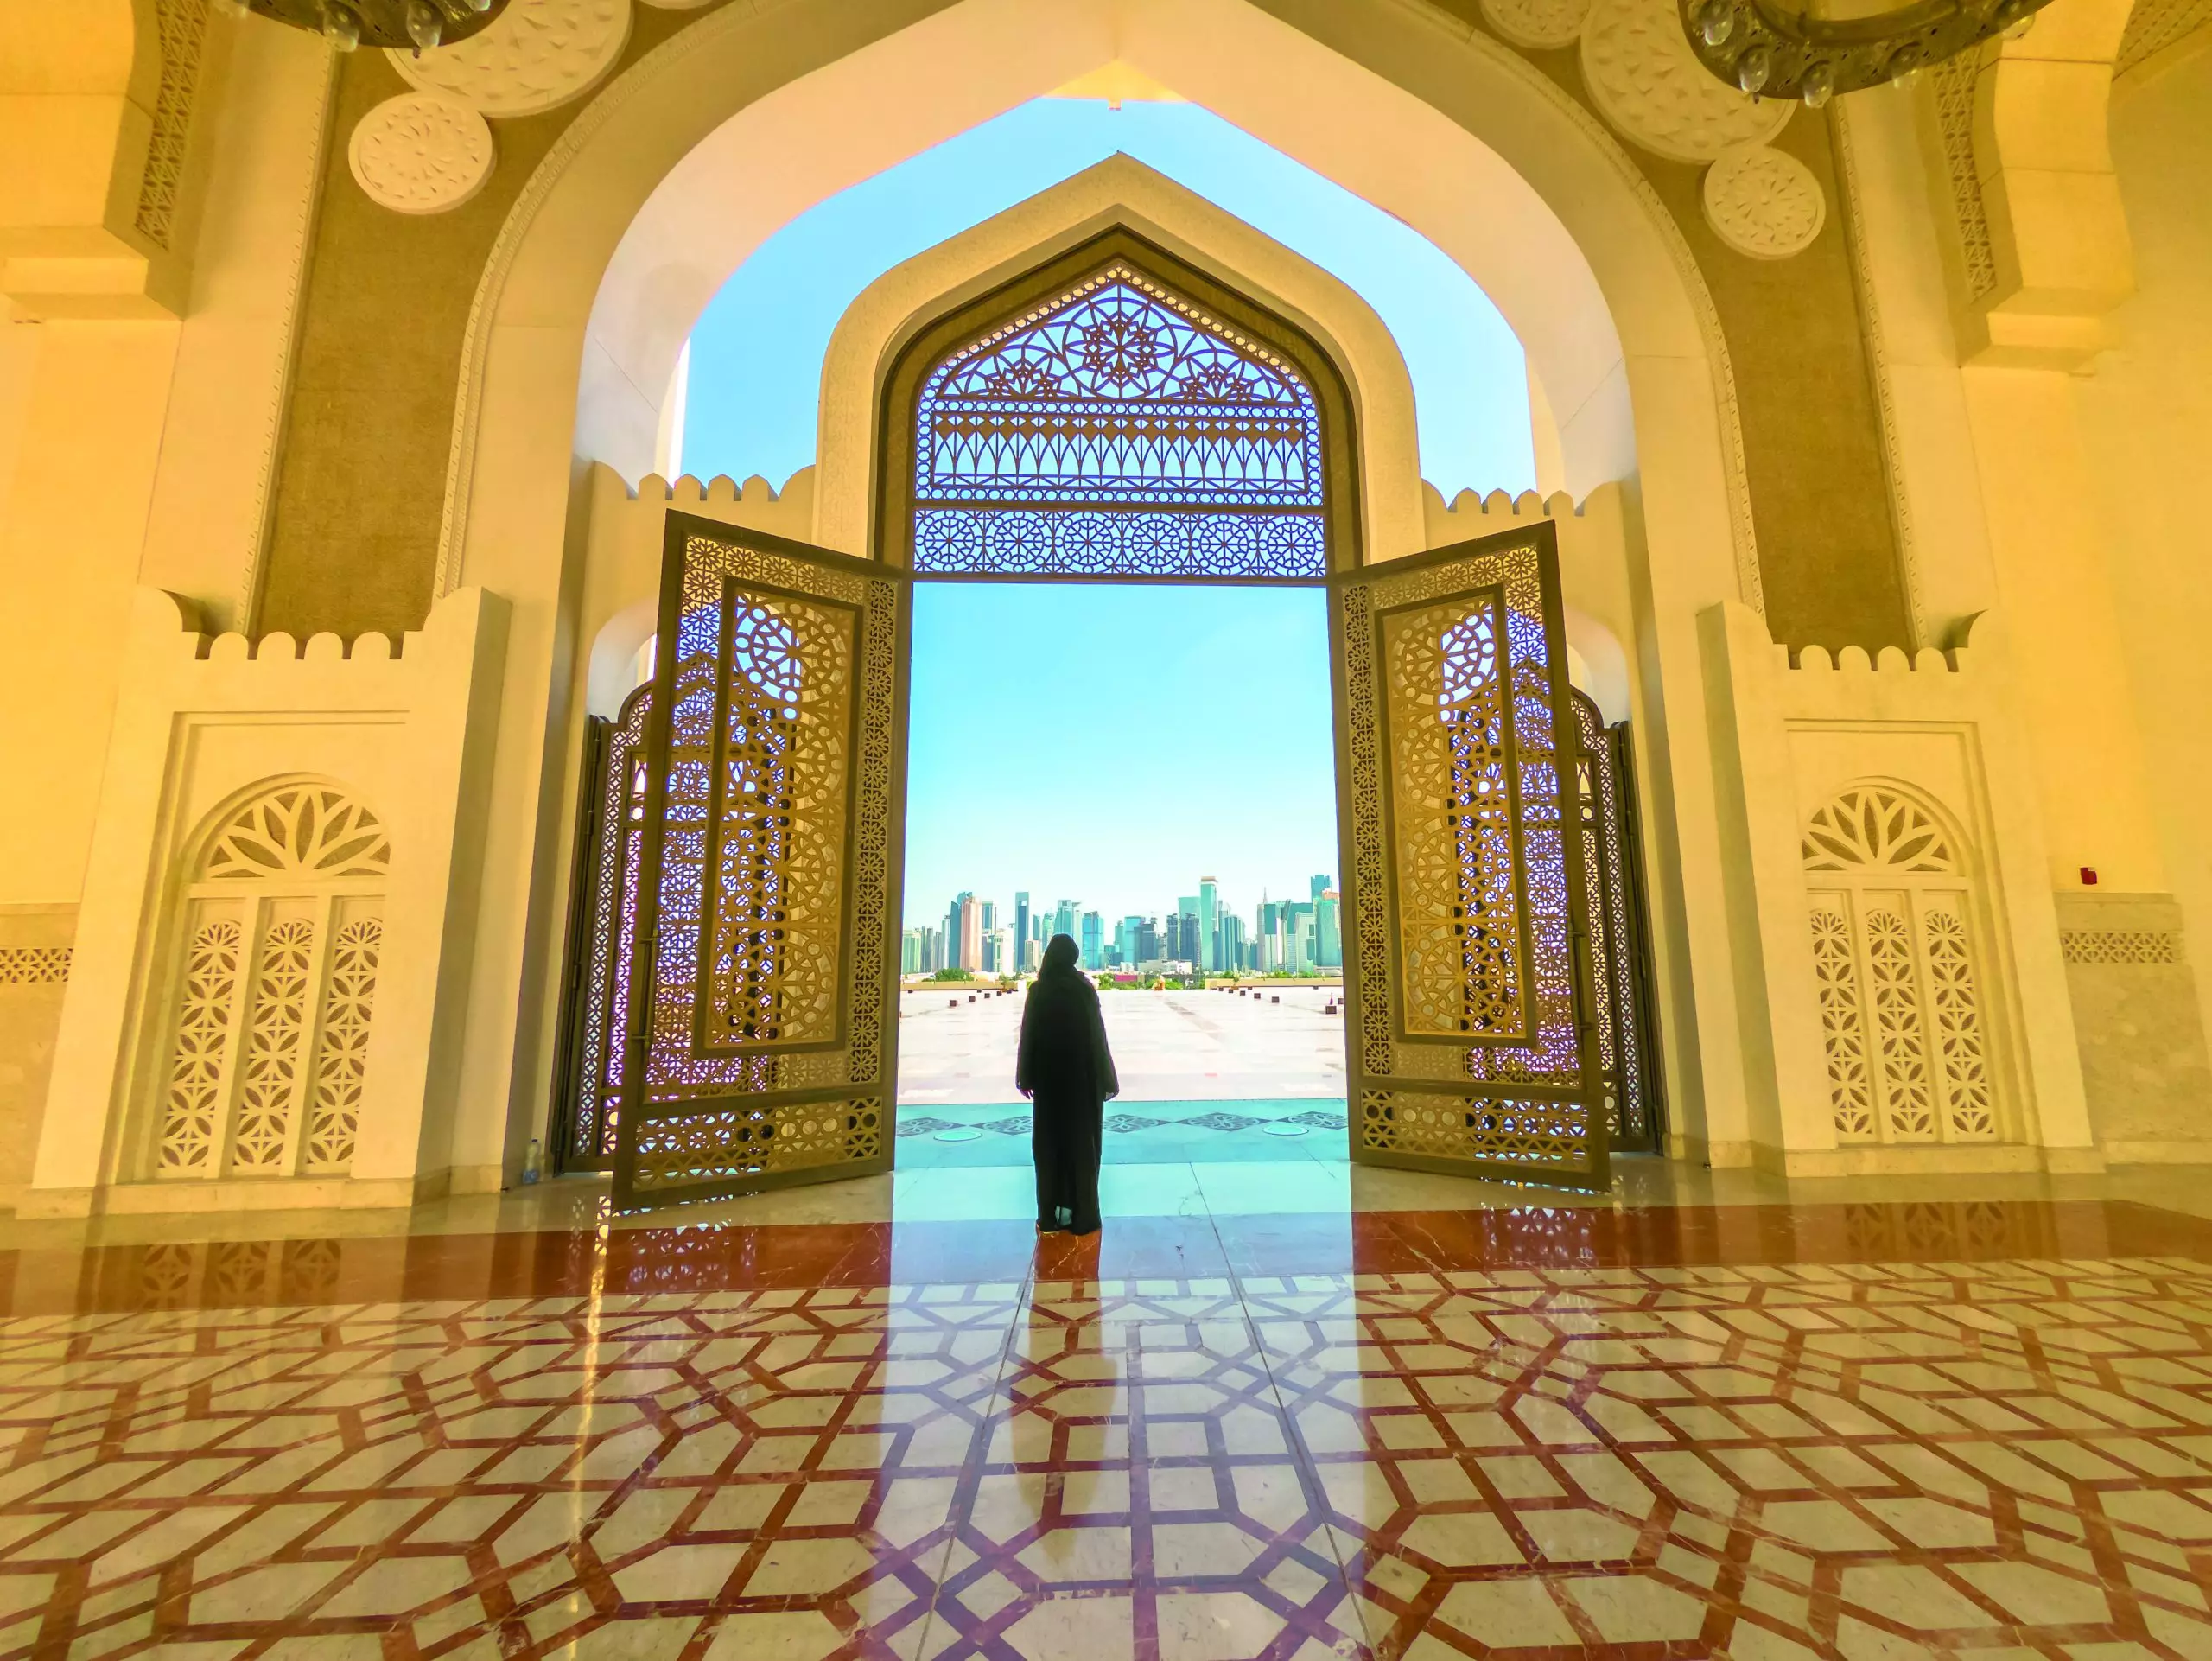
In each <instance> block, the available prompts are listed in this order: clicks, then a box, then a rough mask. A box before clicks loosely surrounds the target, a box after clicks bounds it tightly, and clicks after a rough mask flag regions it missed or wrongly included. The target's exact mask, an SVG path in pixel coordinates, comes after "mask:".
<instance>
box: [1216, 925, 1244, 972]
mask: <svg viewBox="0 0 2212 1661" xmlns="http://www.w3.org/2000/svg"><path fill="white" fill-rule="evenodd" d="M1215 956H1216V957H1217V958H1219V959H1220V961H1221V968H1222V972H1223V973H1224V974H1234V973H1235V972H1236V971H1237V970H1240V969H1242V968H1243V967H1244V920H1243V918H1241V917H1239V916H1238V915H1237V914H1236V913H1235V912H1233V911H1225V912H1224V913H1222V914H1221V938H1220V939H1219V940H1217V942H1216V943H1215Z"/></svg>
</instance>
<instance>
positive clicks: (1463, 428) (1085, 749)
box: [681, 99, 1535, 923]
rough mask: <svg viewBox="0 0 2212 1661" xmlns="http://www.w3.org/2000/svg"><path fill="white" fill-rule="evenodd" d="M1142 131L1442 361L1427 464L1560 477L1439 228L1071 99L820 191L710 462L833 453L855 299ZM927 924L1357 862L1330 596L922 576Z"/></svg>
mask: <svg viewBox="0 0 2212 1661" xmlns="http://www.w3.org/2000/svg"><path fill="white" fill-rule="evenodd" d="M1117 150H1118V151H1124V152H1126V153H1128V155H1131V156H1135V157H1136V158H1137V159H1138V160H1140V161H1141V162H1145V163H1147V165H1149V166H1151V167H1154V168H1156V169H1159V170H1160V172H1161V173H1164V174H1166V175H1167V176H1169V177H1170V178H1172V179H1174V180H1176V181H1178V182H1179V183H1181V184H1183V185H1185V186H1186V187H1187V188H1191V189H1192V190H1194V191H1196V192H1198V194H1200V195H1203V196H1205V197H1206V198H1207V199H1208V200H1211V201H1213V202H1214V203H1216V204H1217V205H1218V206H1219V207H1224V208H1225V209H1227V210H1228V211H1229V212H1230V213H1235V214H1236V215H1238V216H1239V217H1240V218H1242V219H1243V220H1247V221H1248V222H1249V223H1250V224H1252V225H1254V226H1256V227H1258V228H1259V229H1260V230H1261V231H1262V232H1266V233H1267V234H1268V235H1269V236H1271V237H1273V238H1274V239H1276V240H1277V241H1279V242H1281V243H1282V244H1284V245H1287V246H1288V247H1290V248H1292V249H1294V250H1295V251H1298V252H1299V253H1300V254H1303V255H1304V256H1305V257H1306V258H1309V259H1311V260H1313V262H1314V263H1315V264H1318V265H1319V266H1321V267H1322V268H1323V269H1324V270H1328V271H1330V272H1332V273H1333V274H1334V275H1335V276H1337V277H1339V278H1340V279H1342V280H1343V281H1344V283H1347V284H1349V285H1350V286H1351V288H1353V289H1354V290H1357V292H1358V293H1359V294H1360V295H1362V296H1363V297H1364V298H1365V299H1366V301H1367V302H1368V303H1369V304H1370V305H1371V306H1373V307H1374V308H1375V309H1376V312H1377V314H1378V315H1380V316H1381V317H1382V319H1383V322H1384V323H1385V324H1386V325H1387V326H1388V327H1389V329H1390V331H1391V333H1392V334H1393V335H1394V336H1395V339H1396V340H1397V342H1398V346H1399V349H1400V350H1401V351H1402V353H1404V354H1405V358H1406V364H1407V368H1408V372H1410V374H1411V376H1412V379H1413V385H1414V402H1415V409H1416V412H1417V416H1418V420H1419V428H1420V445H1421V472H1422V474H1423V475H1424V476H1425V477H1427V479H1429V480H1431V481H1432V482H1434V483H1436V484H1437V485H1439V486H1440V487H1442V488H1443V490H1444V492H1445V493H1446V495H1447V496H1448V495H1450V494H1452V493H1453V492H1454V491H1456V490H1458V489H1459V488H1460V487H1463V486H1468V485H1471V486H1474V487H1477V488H1478V489H1483V490H1488V489H1491V488H1493V487H1503V488H1504V489H1508V490H1515V491H1518V490H1522V489H1525V488H1529V487H1532V486H1533V485H1534V483H1535V459H1534V455H1533V451H1532V449H1531V444H1530V439H1529V412H1528V390H1527V380H1526V373H1525V370H1524V368H1523V365H1522V354H1521V348H1520V345H1519V342H1518V341H1516V340H1515V338H1514V336H1513V334H1512V331H1511V330H1510V329H1509V328H1507V327H1506V325H1505V322H1504V320H1503V318H1501V317H1500V316H1499V315H1498V314H1497V309H1496V308H1495V307H1493V306H1492V305H1491V303H1490V301H1489V300H1488V298H1487V297H1486V296H1484V294H1483V293H1482V291H1481V290H1479V289H1478V288H1477V287H1476V286H1475V284H1474V283H1473V281H1472V279H1471V278H1470V277H1468V276H1467V275H1466V273H1465V271H1463V270H1461V269H1460V268H1459V266H1458V265H1456V264H1453V263H1452V261H1451V260H1450V259H1449V258H1446V256H1445V255H1444V254H1443V253H1442V251H1440V250H1439V249H1438V248H1436V247H1435V245H1433V244H1432V243H1430V242H1429V241H1428V240H1427V239H1426V238H1424V237H1422V236H1421V235H1420V234H1419V233H1418V232H1414V230H1412V229H1411V228H1410V227H1408V226H1405V225H1403V224H1402V223H1400V222H1399V221H1398V220H1395V219H1393V218H1391V217H1390V216H1389V214H1387V213H1383V212H1382V211H1381V210H1380V209H1378V208H1376V207H1373V206H1372V205H1370V203H1368V202H1366V201H1364V200H1361V199H1360V198H1358V197H1357V196H1354V195H1352V194H1350V193H1349V192H1347V191H1344V190H1342V189H1340V188H1338V187H1337V186H1335V185H1333V184H1332V183H1330V182H1329V181H1326V180H1325V179H1323V178H1321V177H1320V176H1319V175H1318V174H1315V173H1313V172H1312V171H1310V170H1309V169H1306V168H1305V167H1303V166H1301V165H1300V164H1299V163H1297V162H1293V161H1291V160H1290V159H1289V158H1288V157H1287V156H1283V155H1281V153H1280V152H1278V151H1276V150H1271V149H1269V148H1268V146H1267V145H1265V144H1262V143H1260V142H1259V141H1257V140H1256V139H1254V138H1252V137H1249V135H1247V134H1245V133H1243V132H1242V131H1240V130H1238V129H1236V128H1235V127H1233V126H1231V125H1230V124H1228V123H1227V122H1224V121H1223V120H1221V119H1220V118H1218V117H1216V116H1214V115H1211V114H1210V113H1208V112H1207V111H1205V110H1202V109H1200V108H1199V107H1198V106H1197V105H1189V104H1168V103H1140V102H1131V103H1128V104H1126V105H1123V107H1122V108H1121V109H1120V110H1114V109H1111V108H1109V106H1108V105H1106V104H1105V103H1104V102H1103V101H1101V100H1096V99H1039V100H1038V101H1036V102H1034V103H1031V104H1027V105H1021V106H1020V107H1019V108H1017V109H1014V110H1012V111H1008V112H1007V114H1005V115H1003V116H1001V117H999V118H997V119H995V120H993V121H989V122H986V123H984V124H982V125H981V126H978V127H976V128H974V129H972V130H969V131H968V132H965V133H963V134H961V135H960V136H958V137H955V138H953V139H950V140H949V141H947V142H946V143H943V144H940V145H938V146H937V147H936V148H935V149H932V150H927V151H925V152H923V153H922V154H921V155H918V156H914V157H912V158H911V159H910V160H908V161H906V162H903V163H901V164H900V165H899V166H898V167H896V168H893V169H890V170H888V171H887V172H885V173H882V174H880V175H877V176H875V177H874V178H872V179H869V180H866V181H862V182H861V183H860V184H857V185H855V186H854V187H853V188H850V189H849V190H846V191H843V192H842V193H841V194H838V195H836V196H834V197H831V198H830V199H829V200H826V201H823V202H822V203H820V204H818V205H817V207H814V208H812V209H810V211H809V212H807V213H804V214H803V215H801V216H800V217H799V218H798V219H796V220H792V221H791V223H790V224H789V225H787V226H785V227H784V228H783V229H782V230H780V231H779V232H777V233H776V234H775V235H774V236H773V237H772V238H770V239H768V240H767V241H766V243H764V244H763V245H761V246H760V249H759V250H758V251H756V252H755V253H754V254H753V257H752V258H750V259H748V260H747V262H746V263H745V264H744V265H742V266H741V267H740V268H739V270H737V271H736V272H735V274H734V275H733V276H732V277H731V278H730V280H729V282H728V283H727V284H726V285H725V286H724V287H723V289H722V290H721V293H720V294H719V295H717V296H715V299H714V300H713V301H712V302H710V303H709V306H708V308H707V309H706V311H705V313H704V314H703V315H702V316H701V318H700V320H699V323H698V325H697V328H696V329H695V331H694V332H693V334H692V339H691V379H690V400H689V405H688V408H687V410H686V415H685V429H684V439H683V455H682V458H681V466H682V468H683V471H685V472H688V473H694V474H698V475H699V476H700V477H702V478H706V477H709V476H711V475H713V474H717V473H728V474H732V475H733V476H734V477H736V478H740V479H743V478H746V477H748V476H750V475H752V474H761V475H763V476H764V477H766V478H767V479H769V480H772V481H773V482H775V483H777V484H778V485H780V484H781V483H782V482H783V480H785V479H786V478H788V477H789V476H790V475H791V474H792V473H793V472H795V471H797V470H798V468H802V467H804V466H805V465H807V464H808V463H809V462H810V461H813V460H814V457H815V426H816V418H817V403H818V398H819V394H820V383H821V375H822V360H823V353H825V351H826V350H827V349H828V347H829V336H830V333H831V331H832V330H833V329H834V328H836V323H837V320H838V318H839V317H841V316H842V315H843V314H844V312H845V310H846V309H847V308H848V307H849V305H850V304H851V303H852V302H853V301H854V299H855V298H856V297H857V296H859V294H860V293H861V290H863V289H865V288H866V287H867V286H868V284H869V283H872V282H874V280H875V278H876V277H879V276H880V275H881V274H882V273H883V272H884V271H886V270H889V269H890V268H891V267H892V266H893V265H896V264H899V262H901V261H902V260H905V259H907V258H912V256H913V255H915V254H918V253H920V252H922V251H925V250H926V249H928V248H931V247H933V246H935V245H937V244H938V243H940V242H942V241H944V239H946V238H948V237H950V236H953V235H956V234H957V233H958V232H961V231H963V230H965V229H966V228H968V227H969V226H972V225H974V224H976V223H977V222H979V221H980V220H985V219H988V218H989V217H990V216H991V215H992V214H994V213H998V212H1000V211H1001V210H1002V209H1004V208H1007V207H1012V206H1013V205H1014V203H1016V202H1019V201H1021V200H1025V199H1026V198H1027V197H1029V196H1032V195H1034V194H1036V193H1037V192H1039V191H1040V190H1043V189H1046V188H1049V187H1050V186H1052V185H1053V184H1055V183H1057V182H1058V181H1060V180H1062V179H1065V178H1066V177H1068V176H1069V175H1072V174H1075V173H1078V172H1080V171H1082V169H1084V168H1086V167H1089V166H1090V165H1092V164H1093V163H1095V162H1099V161H1101V160H1103V159H1104V158H1105V157H1107V156H1111V155H1113V154H1114V153H1115V152H1116V151H1117ZM917 587H918V592H917V595H916V602H915V629H914V665H913V682H912V684H913V703H912V754H911V759H910V770H909V778H910V794H909V799H908V808H907V820H906V843H907V864H906V920H907V921H908V922H909V923H924V922H932V921H937V920H941V919H942V917H943V915H944V907H945V904H946V902H947V901H949V900H950V897H951V895H952V894H954V893H955V892H956V891H957V890H958V889H961V888H972V889H974V890H975V891H976V893H977V894H979V895H981V896H982V897H984V898H987V899H993V900H996V901H1000V902H1001V903H1002V904H1004V905H1007V906H1008V907H1011V904H1012V901H1013V897H1014V890H1015V889H1016V888H1028V889H1029V891H1030V893H1031V894H1032V896H1033V899H1035V900H1036V901H1038V902H1039V903H1046V902H1048V901H1050V900H1052V899H1057V898H1059V897H1061V896H1062V895H1066V896H1069V897H1072V898H1077V899H1080V900H1082V901H1084V903H1085V905H1086V906H1087V907H1092V908H1095V909H1096V910H1099V911H1101V912H1103V913H1106V914H1107V915H1108V916H1109V917H1118V916H1120V915H1122V914H1123V913H1129V912H1138V913H1144V914H1147V915H1154V914H1158V913H1161V912H1164V911H1165V910H1166V908H1167V907H1169V906H1171V905H1172V904H1173V901H1174V900H1175V898H1176V896H1178V895H1179V894H1187V893H1191V892H1192V891H1193V890H1194V888H1195V887H1196V883H1197V880H1198V876H1199V875H1217V876H1218V877H1219V878H1220V879H1221V881H1222V884H1223V891H1224V898H1227V899H1229V900H1231V901H1234V902H1235V903H1236V906H1237V907H1238V909H1240V910H1242V911H1243V912H1245V913H1247V914H1248V915H1249V912H1250V908H1251V907H1252V905H1253V904H1254V903H1255V902H1256V901H1258V900H1259V898H1260V894H1261V890H1262V887H1263V886H1264V887H1265V888H1268V890H1269V891H1270V892H1273V893H1278V894H1279V893H1285V892H1288V893H1293V894H1304V893H1305V892H1306V878H1307V876H1308V875H1311V874H1313V873H1314V872H1319V871H1330V872H1333V871H1334V870H1335V867H1336V845H1337V844H1336V811H1335V778H1334V766H1335V763H1334V758H1333V754H1332V748H1331V742H1330V727H1329V674H1328V659H1327V640H1326V633H1325V620H1324V613H1323V608H1322V600H1321V596H1320V595H1319V594H1318V593H1315V592H1313V591H1312V590H1305V589H1298V590H1264V589H1205V588H1195V589H1158V588H1152V589H1141V588H1114V587H1096V586H1084V587H1081V588H1070V587H1064V586H1058V585H1052V584H1045V583H1034V584H1016V585H1006V586H999V585H970V584H928V583H924V584H918V585H917Z"/></svg>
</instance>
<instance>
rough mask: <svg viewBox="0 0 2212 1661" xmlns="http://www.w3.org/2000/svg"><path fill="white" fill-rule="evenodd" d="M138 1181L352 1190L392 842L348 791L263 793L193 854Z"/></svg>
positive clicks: (214, 828)
mask: <svg viewBox="0 0 2212 1661" xmlns="http://www.w3.org/2000/svg"><path fill="white" fill-rule="evenodd" d="M186 849H187V850H188V856H187V858H186V860H185V862H184V881H183V882H182V885H181V890H180V892H179V894H178V898H177V904H176V908H175V913H174V924H175V926H174V929H173V931H172V944H171V946H170V949H169V951H168V960H167V963H166V964H165V966H164V967H165V973H163V975H162V977H161V981H160V985H161V986H162V989H163V993H164V996H163V997H162V1007H163V1008H164V1009H166V1011H167V1014H166V1018H165V1020H164V1021H163V1024H162V1028H161V1032H160V1040H159V1043H160V1049H159V1053H158V1058H157V1061H156V1065H155V1066H153V1067H151V1068H150V1069H149V1072H148V1074H147V1098H148V1099H147V1100H146V1102H145V1103H144V1104H143V1112H142V1114H141V1120H142V1123H143V1136H142V1142H143V1154H142V1155H141V1158H140V1161H139V1168H138V1170H137V1174H139V1175H141V1176H143V1177H147V1178H150V1179H153V1180H156V1181H175V1180H183V1181H189V1180H194V1179H197V1180H201V1181H208V1180H213V1179H218V1178H236V1177H256V1178H261V1177H285V1176H344V1175H346V1174H348V1172H349V1171H350V1170H351V1168H352V1166H353V1152H354V1147H355V1144H356V1142H357V1141H358V1139H359V1129H360V1112H361V1101H362V1090H363V1084H364V1079H365V1072H366V1068H367V1059H368V1041H369V1028H370V1023H371V1021H372V1018H373V1016H374V1015H375V1010H376V996H377V977H378V964H379V960H380V958H381V957H382V954H383V950H384V904H385V883H386V879H387V875H388V872H389V869H390V866H391V839H390V837H389V836H388V835H387V834H386V832H385V827H384V825H383V824H382V822H381V821H380V820H379V819H378V817H377V815H376V814H375V813H374V812H373V811H371V810H370V809H369V808H368V807H367V806H365V805H363V804H362V803H361V802H360V801H359V799H358V798H356V797H355V796H354V795H353V792H351V791H349V790H348V789H347V788H346V786H343V785H340V784H338V783H335V782H334V781H331V780H323V779H315V778H298V777H295V778H283V779H269V780H262V781H260V782H259V783H257V784H256V785H254V786H251V787H250V788H248V789H247V790H245V791H244V792H239V793H238V794H235V795H233V796H232V797H231V798H230V799H228V800H227V801H226V802H225V803H224V804H223V805H221V806H220V807H219V808H218V809H217V810H216V811H214V812H213V814H211V815H209V816H208V818H207V820H206V821H205V822H204V823H203V824H202V825H201V827H200V830H199V831H198V832H197V834H196V835H194V837H191V838H190V839H188V842H187V843H186Z"/></svg>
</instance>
